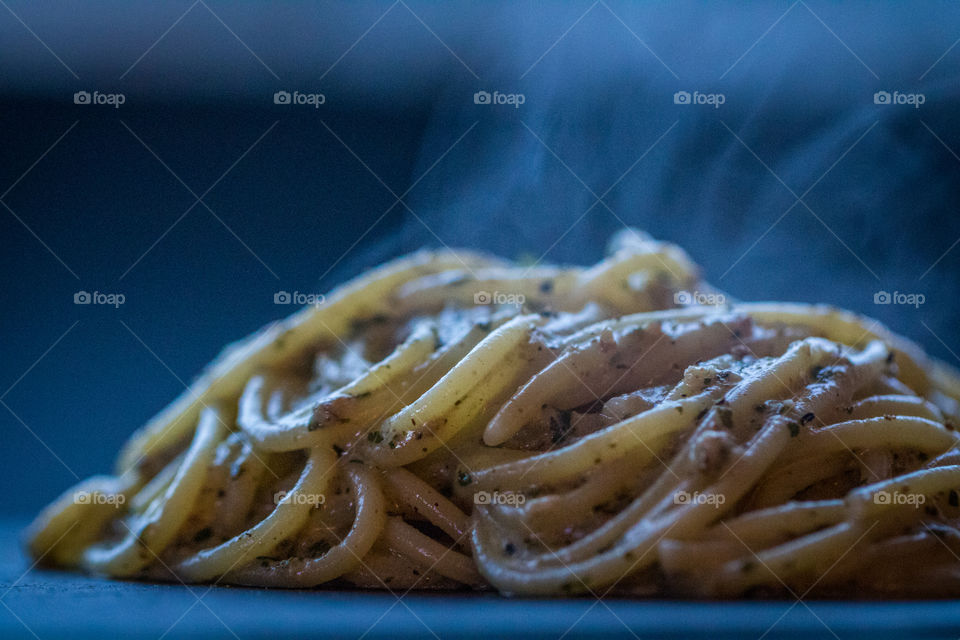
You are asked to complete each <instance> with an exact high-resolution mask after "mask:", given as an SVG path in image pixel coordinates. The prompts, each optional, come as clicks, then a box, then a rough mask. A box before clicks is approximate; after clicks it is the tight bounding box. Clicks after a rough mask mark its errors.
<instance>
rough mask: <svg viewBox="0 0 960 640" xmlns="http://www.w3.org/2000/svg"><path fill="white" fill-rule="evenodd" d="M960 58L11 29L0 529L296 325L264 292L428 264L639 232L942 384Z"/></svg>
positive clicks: (414, 5)
mask: <svg viewBox="0 0 960 640" xmlns="http://www.w3.org/2000/svg"><path fill="white" fill-rule="evenodd" d="M168 29H169V30H168ZM958 38H960V7H958V6H957V5H955V4H948V3H911V4H909V5H897V6H887V5H867V4H865V3H846V4H843V5H837V4H834V3H825V2H808V3H803V2H797V3H792V4H791V3H768V4H763V5H751V6H749V7H740V6H739V5H737V4H729V5H722V6H721V5H715V4H709V5H708V4H701V3H680V4H674V3H671V4H663V5H660V4H642V5H632V4H627V3H621V2H609V3H593V4H591V3H590V2H585V3H571V4H563V5H555V6H548V7H545V6H543V5H541V4H540V3H524V4H512V3H510V4H508V3H481V4H476V5H473V4H466V5H464V4H461V5H455V6H450V5H446V4H441V5H434V4H432V3H419V2H409V3H395V4H390V3H359V4H353V3H343V4H322V5H316V6H314V5H311V4H305V3H297V4H289V5H283V6H267V5H259V4H244V5H242V6H234V5H233V4H230V3H226V2H212V1H211V2H207V3H201V2H197V3H194V4H191V3H190V2H189V0H188V1H186V2H183V3H160V4H157V5H154V4H153V3H146V2H133V3H131V2H101V3H97V4H95V5H92V4H90V3H87V2H79V1H78V2H67V3H56V4H53V3H51V4H50V5H46V4H44V5H39V4H34V3H28V2H12V1H11V2H7V4H6V5H5V6H3V7H0V194H2V198H0V201H2V202H3V203H4V204H5V205H6V206H0V238H2V251H0V302H2V315H0V336H2V338H0V340H2V342H0V367H2V371H0V400H2V403H3V404H2V405H0V429H2V433H3V438H4V440H3V442H4V447H3V452H4V453H3V457H2V459H0V495H3V496H4V503H3V506H2V509H3V511H5V512H8V513H14V514H27V513H30V512H33V511H35V510H36V509H37V507H38V505H39V504H41V503H45V502H46V501H48V500H49V499H51V498H52V497H53V496H55V495H56V494H57V493H58V492H60V491H62V490H63V489H65V488H66V487H67V486H68V485H69V484H71V483H73V482H74V481H75V480H76V477H75V476H79V477H85V476H87V475H90V474H93V473H97V472H103V471H107V470H109V469H110V466H111V464H112V460H113V458H114V456H115V454H116V452H117V450H118V449H119V447H120V445H121V443H122V441H123V440H124V439H125V438H126V437H127V435H128V434H129V433H130V432H131V431H132V430H133V429H134V428H136V427H137V426H139V425H140V424H142V423H144V422H145V421H146V420H147V419H148V418H149V417H150V416H151V415H153V414H154V413H155V412H156V411H157V410H159V409H160V408H161V407H162V406H163V405H164V404H165V403H166V402H168V401H169V400H171V399H173V398H174V397H175V396H176V395H177V394H179V393H180V392H181V391H182V390H183V388H184V387H183V384H184V383H188V382H189V381H190V379H191V378H192V377H193V376H194V375H195V374H196V373H197V372H198V371H199V370H200V368H201V367H202V366H203V365H204V364H205V363H206V362H208V361H209V359H210V358H211V357H212V356H213V355H215V353H216V352H217V351H218V350H219V349H220V348H221V347H222V346H223V345H224V344H226V343H227V342H229V341H232V340H235V339H237V338H239V337H242V336H243V335H245V334H247V333H249V332H251V331H253V330H254V329H256V328H257V327H259V326H261V325H263V324H265V323H266V322H268V321H270V320H272V319H274V318H276V317H278V316H280V315H285V314H287V313H288V312H289V311H290V309H289V308H287V307H278V306H275V305H274V304H273V293H274V292H275V291H278V290H288V291H293V290H299V291H302V292H311V291H326V290H328V289H329V288H330V287H332V286H334V285H335V284H337V283H339V282H342V281H343V280H344V279H345V278H348V277H350V276H352V275H355V274H357V273H359V272H360V271H361V270H362V269H364V268H366V267H368V266H370V265H373V264H376V263H378V262H380V261H382V260H384V259H387V258H390V257H393V256H395V255H397V254H399V253H401V252H406V251H409V250H412V249H415V248H417V247H419V246H423V245H433V246H437V245H439V244H441V243H443V244H447V245H450V246H474V247H482V248H485V249H489V250H492V251H495V252H498V253H502V254H504V255H506V256H510V257H517V256H520V255H523V254H527V255H532V256H534V257H541V256H543V257H544V259H545V260H548V261H562V262H576V263H589V262H593V261H595V260H597V259H598V258H599V257H600V255H601V254H602V250H603V245H604V242H605V241H606V238H607V237H608V236H609V235H610V234H611V233H612V232H614V231H616V230H617V229H620V228H622V226H623V224H624V223H626V224H630V225H635V226H638V227H640V228H643V229H646V230H648V231H649V232H651V233H652V234H653V235H655V236H657V237H659V238H662V239H666V240H670V241H673V242H676V243H678V244H680V245H682V246H684V247H685V248H686V249H687V250H688V251H689V252H690V253H691V255H692V256H693V258H694V259H695V260H696V261H698V262H699V263H700V264H702V265H703V267H704V270H705V276H706V277H707V279H709V280H710V281H712V282H714V283H715V284H717V285H719V286H720V287H722V288H724V289H726V290H727V291H729V292H730V293H731V294H732V295H735V296H737V297H739V298H742V299H786V300H801V301H823V302H829V303H833V304H837V305H840V306H844V307H847V308H852V309H855V310H858V311H861V312H864V313H867V314H869V315H872V316H874V317H878V318H880V319H881V320H883V321H884V322H886V323H888V324H889V325H890V326H892V327H893V328H894V329H896V330H897V331H899V332H901V333H904V334H906V335H908V336H910V337H911V338H913V339H915V340H917V341H919V342H920V343H922V344H923V345H924V346H925V347H926V348H927V349H928V350H929V351H931V352H932V353H934V354H935V355H937V356H938V357H941V358H943V359H945V360H947V361H950V362H952V363H953V364H958V360H957V358H956V355H955V354H956V353H958V352H960V327H958V323H957V320H956V318H957V317H958V312H960V300H958V294H960V288H958V286H957V285H958V277H957V274H958V267H960V247H955V246H954V245H955V244H956V242H957V240H958V239H960V217H958V206H960V158H958V157H957V152H960V125H958V123H957V119H956V118H957V113H958V107H960V84H958V80H960V46H957V47H954V48H951V46H952V45H956V44H957V39H958ZM158 39H159V40H158ZM41 41H42V42H41ZM48 48H49V49H48ZM141 56H142V58H141ZM58 58H59V60H58ZM258 58H259V60H258ZM138 60H139V61H138ZM61 61H62V62H61ZM135 63H136V64H135ZM79 90H87V91H91V92H92V91H94V90H97V91H100V92H103V93H110V92H122V93H123V94H124V95H125V96H126V103H125V104H124V105H123V106H121V107H120V108H119V109H113V108H110V107H107V106H95V105H75V104H74V103H73V94H74V92H76V91H79ZM277 90H288V91H294V90H298V91H301V92H311V93H312V92H322V93H324V94H325V96H326V104H324V105H323V106H321V107H320V108H319V109H316V110H314V109H312V108H310V107H306V106H296V105H275V104H273V93H274V92H275V91H277ZM478 90H487V91H491V92H492V91H495V90H496V91H500V92H501V93H522V94H524V96H525V99H526V101H525V103H524V104H523V105H522V106H521V107H520V108H519V109H514V108H512V107H509V106H492V105H476V104H474V101H473V94H474V92H476V91H478ZM679 90H686V91H691V92H692V91H700V92H701V93H718V92H719V93H723V94H724V95H725V98H726V102H725V103H724V104H723V105H722V106H721V107H720V108H718V109H713V108H711V107H708V106H697V105H676V104H674V101H673V95H674V92H676V91H679ZM880 90H887V91H891V92H892V91H894V90H897V91H900V92H903V93H911V92H921V93H923V94H924V96H925V98H926V102H925V104H923V106H921V107H920V108H919V109H914V108H912V107H910V106H906V105H876V104H874V101H873V94H874V92H876V91H880ZM124 124H125V125H126V126H124ZM127 127H129V129H128V128H127ZM271 127H272V128H271ZM68 130H69V132H68V133H66V135H64V133H65V132H67V131H68ZM131 131H132V132H133V133H131ZM268 131H269V132H268ZM265 132H268V133H266V135H264V133H265ZM134 134H136V136H137V137H139V138H140V140H142V142H143V143H144V144H145V145H147V146H149V147H150V149H152V151H153V153H155V154H156V156H158V157H159V159H160V160H158V158H157V157H154V155H153V154H152V153H151V151H149V150H148V149H147V148H145V146H144V144H141V142H140V141H138V139H137V137H135V135H134ZM61 136H63V137H62V139H60V140H59V142H58V143H57V144H55V145H54V143H55V142H56V141H57V140H58V139H59V138H61ZM261 136H263V137H262V139H261ZM258 139H259V142H257V141H258ZM255 142H256V144H255V145H254V143H255ZM51 145H54V146H53V147H52V149H51ZM252 145H254V146H253V148H252V149H251V148H250V147H251V146H252ZM248 150H249V152H248ZM245 152H248V153H247V154H246V155H245V156H244V155H243V154H244V153H245ZM44 154H46V155H44ZM241 156H243V158H242V159H240V158H241ZM238 159H240V160H239V162H237V161H238ZM161 160H162V163H161ZM438 160H439V162H438ZM235 162H236V165H235V166H233V168H232V169H231V170H230V171H229V173H227V174H226V175H225V176H224V177H223V178H222V180H221V181H220V182H218V183H217V184H216V186H215V187H214V188H213V189H212V190H211V191H210V192H209V194H207V195H206V196H205V197H204V202H205V203H206V204H207V205H208V206H209V207H210V209H212V210H213V213H211V212H210V211H209V210H207V209H206V208H205V207H204V206H203V205H201V204H198V205H196V206H195V207H194V208H193V209H192V210H190V211H189V213H187V214H186V215H185V216H184V217H183V218H182V219H181V220H180V221H179V222H176V221H177V220H178V219H179V218H180V217H181V216H182V215H183V214H184V212H185V211H187V209H188V208H189V207H190V206H191V205H192V204H193V203H194V200H195V198H194V196H193V195H191V193H190V191H189V190H188V189H187V188H186V187H185V186H184V185H183V184H181V183H180V182H179V180H182V181H183V182H185V183H186V185H187V186H188V187H189V189H191V190H193V191H194V192H195V193H196V194H197V195H200V194H202V193H203V192H204V191H206V190H207V189H208V187H210V186H211V184H213V183H214V182H215V181H217V180H218V179H219V178H220V177H221V176H222V175H223V174H224V172H226V171H227V170H228V169H230V168H231V166H232V165H234V163H235ZM34 163H36V164H34ZM163 163H165V164H166V165H167V166H168V167H169V171H168V169H167V168H165V167H164V164H163ZM174 174H175V175H174ZM178 177H179V180H178ZM411 185H415V186H413V188H412V189H411V190H410V192H409V194H407V195H406V196H405V197H404V203H405V204H398V203H396V198H395V197H394V195H393V194H392V193H391V191H392V192H393V193H395V194H396V195H397V196H399V195H401V194H403V193H404V192H405V191H407V190H408V188H410V187H411ZM612 185H614V186H613V187H612V188H611V186H612ZM8 187H12V188H9V189H8ZM811 187H812V188H811ZM808 189H809V193H808V194H806V195H804V197H803V200H804V202H805V203H806V205H809V210H808V209H807V207H806V206H805V205H804V204H796V205H795V206H793V207H792V208H791V206H792V205H794V203H795V202H796V199H797V198H796V196H800V195H802V194H804V192H807V191H808ZM791 191H792V192H793V193H794V194H796V195H793V194H791ZM599 196H603V197H602V201H601V202H599V203H598V202H597V198H598V197H599ZM7 207H9V209H8V208H7ZM408 207H409V208H408ZM811 210H812V211H811ZM214 214H215V215H214ZM781 216H782V218H781ZM218 218H219V220H218ZM175 222H176V224H174V223H175ZM775 223H776V224H775ZM172 225H173V226H172ZM171 226H172V229H171V228H170V227H171ZM164 234H165V235H164ZM151 247H152V249H151ZM148 249H149V252H148ZM951 249H952V250H951ZM145 252H146V255H144V253H145ZM141 256H143V257H142V259H141ZM138 260H139V262H138ZM134 263H136V264H135V266H132V265H134ZM934 265H935V266H934ZM131 266H132V268H131ZM931 267H932V268H931ZM78 290H86V291H91V292H92V291H95V290H96V291H100V292H120V293H123V294H124V295H125V296H126V304H124V305H123V306H122V307H121V308H119V309H113V308H110V307H97V306H77V305H74V304H73V294H74V293H75V292H76V291H78ZM879 290H887V291H895V290H896V291H900V292H906V293H922V294H924V295H925V296H926V302H925V304H924V305H923V306H921V307H920V308H919V309H915V308H913V307H905V306H894V305H891V306H877V305H874V304H873V296H874V293H875V292H877V291H879Z"/></svg>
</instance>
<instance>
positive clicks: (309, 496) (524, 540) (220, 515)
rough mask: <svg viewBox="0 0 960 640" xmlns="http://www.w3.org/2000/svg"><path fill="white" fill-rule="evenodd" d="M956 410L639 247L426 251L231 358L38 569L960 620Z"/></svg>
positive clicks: (681, 257)
mask: <svg viewBox="0 0 960 640" xmlns="http://www.w3.org/2000/svg"><path fill="white" fill-rule="evenodd" d="M704 301H707V302H710V303H715V304H707V305H704V304H702V303H703V302H704ZM958 399H960V382H958V377H957V376H956V374H955V373H954V372H952V371H950V370H948V369H947V368H946V367H945V366H944V365H942V364H940V363H937V362H934V361H932V360H930V359H929V358H927V357H926V356H925V355H924V354H923V353H922V352H921V351H920V350H919V349H918V348H917V347H916V346H914V345H913V344H911V343H909V342H907V341H906V340H904V339H902V338H900V337H897V336H894V335H892V334H890V333H889V332H887V331H886V330H885V329H884V328H883V327H881V326H879V325H878V324H877V323H875V322H871V321H870V320H868V319H865V318H861V317H858V316H854V315H853V314H850V313H846V312H843V311H839V310H835V309H831V308H826V307H818V306H807V305H791V304H779V303H767V304H739V303H728V301H727V300H726V298H725V297H724V296H723V294H721V293H720V292H718V291H715V290H714V289H712V288H711V287H710V286H709V285H707V284H706V283H704V282H702V281H700V279H699V277H698V274H697V268H696V267H695V265H694V264H693V263H692V262H691V261H690V259H689V258H688V257H687V256H686V255H685V254H684V253H683V252H682V251H681V250H680V249H678V248H676V247H673V246H670V245H666V244H661V243H658V242H655V241H653V240H651V239H650V238H648V237H646V236H644V235H642V234H640V233H638V232H635V231H628V232H626V233H623V234H620V235H619V236H617V237H616V238H614V241H613V242H612V243H611V250H610V254H609V257H608V258H607V259H605V260H604V261H602V262H601V263H599V264H597V265H595V266H593V267H589V268H577V267H571V268H560V267H553V266H536V267H524V266H521V265H518V264H514V263H509V262H506V261H502V260H499V259H496V258H493V257H490V256H486V255H482V254H476V253H470V252H463V251H456V252H454V251H438V252H421V253H417V254H414V255H412V256H409V257H407V258H402V259H400V260H397V261H395V262H392V263H390V264H387V265H385V266H383V267H380V268H379V269H376V270H374V271H372V272H370V273H368V274H366V275H364V276H363V277H361V278H359V279H357V280H355V281H353V282H351V283H348V284H346V285H344V286H343V287H341V288H340V289H338V290H336V291H334V292H333V293H332V294H331V295H330V296H328V297H327V299H326V302H325V304H323V305H320V306H312V307H308V308H306V309H304V310H302V311H301V312H299V313H297V314H295V315H293V316H291V317H290V318H287V319H286V320H284V321H282V322H279V323H277V324H274V325H271V326H269V327H267V328H266V329H264V330H262V331H260V332H258V333H256V334H254V335H253V336H251V337H249V338H247V339H245V340H243V341H241V342H240V343H237V344H236V345H233V346H231V347H229V348H228V349H227V350H226V351H225V352H224V353H223V354H222V355H221V356H220V357H219V358H218V359H217V360H216V361H215V362H214V363H213V364H212V365H211V366H210V367H209V368H208V370H207V371H206V372H205V373H204V374H203V375H202V376H201V377H200V378H199V379H198V380H197V382H196V383H194V384H193V385H192V386H191V388H190V389H189V390H188V391H187V392H186V393H185V394H184V395H183V396H182V397H180V398H179V399H177V400H176V401H175V402H173V403H172V404H171V405H170V406H169V407H167V408H166V409H165V410H163V411H162V412H161V413H160V414H159V415H158V416H157V417H156V418H154V419H153V420H152V421H151V422H150V423H149V424H147V425H146V426H144V427H143V428H141V429H140V430H138V431H137V432H136V433H135V434H134V435H133V437H132V438H131V439H130V441H129V442H128V443H127V445H126V447H125V448H124V450H123V451H122V452H121V454H120V456H119V460H118V463H117V469H116V470H115V473H114V474H113V475H109V476H97V477H94V478H90V479H89V480H86V481H84V482H82V483H81V484H79V485H78V486H76V487H74V488H73V489H71V490H69V491H68V492H66V493H65V494H64V495H63V496H61V497H60V498H59V499H58V500H56V501H55V502H54V503H53V504H52V505H50V506H49V507H47V508H46V509H45V510H44V511H43V512H42V513H41V514H40V515H39V516H38V517H37V519H36V521H35V522H34V523H33V525H32V526H31V530H30V539H29V548H30V551H31V553H32V554H33V555H34V557H35V558H37V559H38V560H42V561H43V562H45V563H47V564H50V565H56V566H63V567H76V568H79V569H83V570H85V571H89V572H93V573H99V574H105V575H109V576H117V577H138V578H147V579H158V580H180V581H184V582H205V581H213V582H217V583H227V584H245V585H265V586H272V587H313V586H317V585H321V584H325V583H333V584H351V585H356V586H361V587H370V588H384V589H396V588H400V589H410V588H462V587H473V588H485V587H490V586H492V587H493V588H496V589H498V590H500V591H501V592H504V593H518V594H565V593H579V592H592V593H595V594H598V595H602V594H605V593H608V592H611V591H613V592H616V593H632V594H637V595H655V594H671V595H689V596H722V597H736V596H742V595H746V594H757V593H760V594H780V593H789V592H794V593H806V592H808V591H810V590H811V589H814V588H815V589H817V592H823V593H834V594H845V593H846V594H849V593H851V592H852V591H851V590H852V589H854V588H855V589H857V593H864V592H869V593H873V594H878V595H879V594H891V595H898V596H909V595H931V594H932V595H944V594H948V593H958V592H960V567H958V563H957V560H956V555H955V554H956V553H957V551H960V530H958V528H957V525H958V518H960V504H958V498H957V495H958V494H957V491H956V490H957V487H958V486H960V453H958V451H957V446H958V444H960V437H958V435H957V432H956V431H955V425H956V424H957V419H958ZM907 560H909V561H907Z"/></svg>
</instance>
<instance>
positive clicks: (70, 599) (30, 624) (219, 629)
mask: <svg viewBox="0 0 960 640" xmlns="http://www.w3.org/2000/svg"><path fill="white" fill-rule="evenodd" d="M23 524H24V522H23V521H21V520H9V519H8V520H2V521H0V560H2V562H0V604H2V605H3V607H0V637H2V638H43V639H46V638H63V637H70V638H94V637H95V638H114V637H137V638H140V637H143V638H152V639H153V640H157V639H158V638H184V637H223V638H241V639H246V638H256V637H265V636H271V637H324V638H361V637H363V638H370V639H373V638H405V637H416V638H481V637H482V638H503V637H530V638H534V637H535V638H579V637H622V638H644V639H646V638H691V637H709V638H726V637H736V638H743V637H747V638H760V637H764V638H783V637H804V638H810V637H823V638H861V637H871V638H878V637H911V638H957V637H958V636H960V603H957V602H955V601H937V602H930V601H922V602H883V603H880V602H827V601H808V602H799V603H798V602H792V601H764V602H678V601H650V600H646V601H644V600H639V601H638V600H624V599H605V600H603V601H599V600H596V599H594V598H590V597H586V598H580V599H519V598H514V599H510V598H503V597H500V596H497V595H494V594H471V593H455V594H438V593H410V594H408V595H403V594H402V593H397V594H396V595H391V594H389V593H382V592H364V591H329V590H327V591H280V590H272V591H271V590H263V589H243V588H230V587H221V586H218V587H212V588H211V587H208V586H205V585H200V586H194V587H184V586H182V585H161V584H145V583H134V582H119V581H111V580H104V579H100V578H91V577H86V576H81V575H75V574H71V573H64V572H58V571H47V570H39V569H35V568H34V569H31V567H30V561H29V560H28V559H27V558H26V557H25V556H24V555H23V552H22V549H21V544H20V540H21V538H20V536H21V531H22V527H23Z"/></svg>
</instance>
